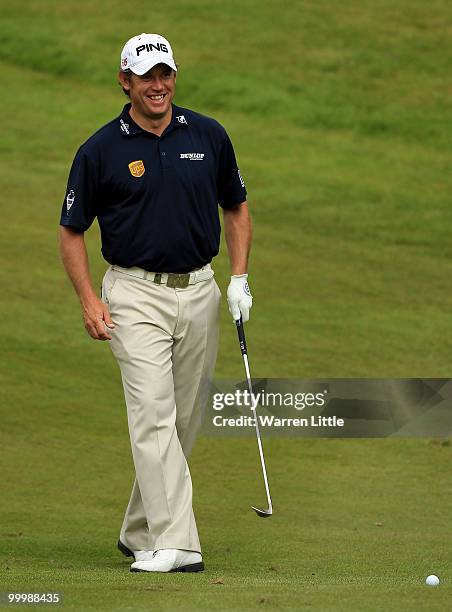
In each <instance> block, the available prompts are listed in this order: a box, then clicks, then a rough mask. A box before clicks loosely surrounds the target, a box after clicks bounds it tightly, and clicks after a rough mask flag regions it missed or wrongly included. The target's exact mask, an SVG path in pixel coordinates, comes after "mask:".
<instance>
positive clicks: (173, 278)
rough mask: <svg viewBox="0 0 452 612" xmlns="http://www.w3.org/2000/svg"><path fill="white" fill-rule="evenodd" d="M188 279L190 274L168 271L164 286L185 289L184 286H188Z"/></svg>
mask: <svg viewBox="0 0 452 612" xmlns="http://www.w3.org/2000/svg"><path fill="white" fill-rule="evenodd" d="M189 281H190V274H173V273H172V272H170V273H169V274H168V280H167V281H166V286H167V287H171V288H172V289H185V287H188V283H189Z"/></svg>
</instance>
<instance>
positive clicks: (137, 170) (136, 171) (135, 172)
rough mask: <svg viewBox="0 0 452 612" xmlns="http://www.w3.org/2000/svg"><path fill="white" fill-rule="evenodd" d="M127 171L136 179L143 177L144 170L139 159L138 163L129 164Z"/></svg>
mask: <svg viewBox="0 0 452 612" xmlns="http://www.w3.org/2000/svg"><path fill="white" fill-rule="evenodd" d="M129 170H130V174H131V175H132V176H136V177H137V178H139V177H140V176H143V174H144V170H145V168H144V164H143V160H142V159H140V160H138V161H133V162H130V164H129Z"/></svg>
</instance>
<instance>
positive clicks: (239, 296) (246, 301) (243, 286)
mask: <svg viewBox="0 0 452 612" xmlns="http://www.w3.org/2000/svg"><path fill="white" fill-rule="evenodd" d="M247 278H248V274H234V275H233V276H231V282H230V283H229V287H228V293H227V296H228V304H229V312H230V313H231V315H232V318H233V319H234V321H238V320H239V319H240V317H242V320H243V322H244V323H246V322H247V321H248V319H249V318H250V308H251V306H252V305H253V298H252V295H251V291H250V288H249V285H248V281H247Z"/></svg>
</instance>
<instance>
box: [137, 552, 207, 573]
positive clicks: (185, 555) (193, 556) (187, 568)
mask: <svg viewBox="0 0 452 612" xmlns="http://www.w3.org/2000/svg"><path fill="white" fill-rule="evenodd" d="M203 570H204V563H203V560H202V556H201V553H199V552H193V551H192V550H179V549H177V548H162V549H160V550H156V551H155V552H154V554H153V556H152V559H149V558H146V559H143V560H141V561H138V560H137V561H135V563H132V565H131V566H130V571H131V572H202V571H203Z"/></svg>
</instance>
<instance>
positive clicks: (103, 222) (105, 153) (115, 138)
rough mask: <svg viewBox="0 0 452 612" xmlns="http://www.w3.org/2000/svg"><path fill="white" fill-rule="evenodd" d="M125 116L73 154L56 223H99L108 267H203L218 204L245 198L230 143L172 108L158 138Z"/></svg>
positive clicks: (214, 242) (213, 243)
mask: <svg viewBox="0 0 452 612" xmlns="http://www.w3.org/2000/svg"><path fill="white" fill-rule="evenodd" d="M129 109H130V104H127V105H126V106H125V107H124V110H123V111H122V113H121V115H120V116H119V117H117V118H116V119H114V120H113V121H111V122H110V123H107V125H105V126H104V127H102V128H101V129H100V130H99V131H97V132H96V133H95V134H94V135H93V136H91V138H89V139H88V140H87V141H86V142H85V143H84V144H83V145H82V146H81V147H80V149H79V150H78V151H77V154H76V156H75V159H74V162H73V164H72V168H71V172H70V175H69V180H68V185H67V192H66V197H65V200H64V202H63V208H62V212H61V220H60V224H61V225H64V226H67V227H70V228H71V229H73V230H75V231H77V232H84V231H85V230H87V229H88V228H89V227H90V225H91V224H92V222H93V221H94V219H95V218H96V217H97V219H98V222H99V227H100V230H101V236H102V254H103V256H104V258H105V259H106V261H107V262H108V263H110V264H117V265H119V266H123V267H126V268H129V267H131V266H140V267H141V268H144V269H146V270H149V271H152V272H178V273H185V272H189V271H190V270H193V269H194V268H200V267H202V266H203V265H205V264H207V263H209V262H210V261H211V260H212V258H213V257H215V255H217V253H218V250H219V244H220V220H219V215H218V205H220V206H221V207H222V208H232V207H234V206H236V205H237V204H241V203H242V202H244V201H245V199H246V189H245V184H244V182H243V179H242V177H241V175H240V172H239V169H238V167H237V162H236V158H235V154H234V149H233V148H232V144H231V141H230V139H229V137H228V135H227V133H226V131H225V129H224V128H223V127H222V126H221V125H220V124H219V123H218V122H217V121H215V120H214V119H211V118H210V117H206V116H204V115H200V114H199V113H195V112H193V111H191V110H188V109H186V108H181V107H178V106H175V105H174V104H173V105H172V117H171V123H170V124H169V125H168V127H167V128H166V129H165V131H164V132H163V134H162V135H161V136H157V135H155V134H152V133H151V132H147V131H145V130H143V129H142V128H140V127H139V126H138V125H137V124H136V123H134V121H133V120H132V118H131V117H130V115H129Z"/></svg>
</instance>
